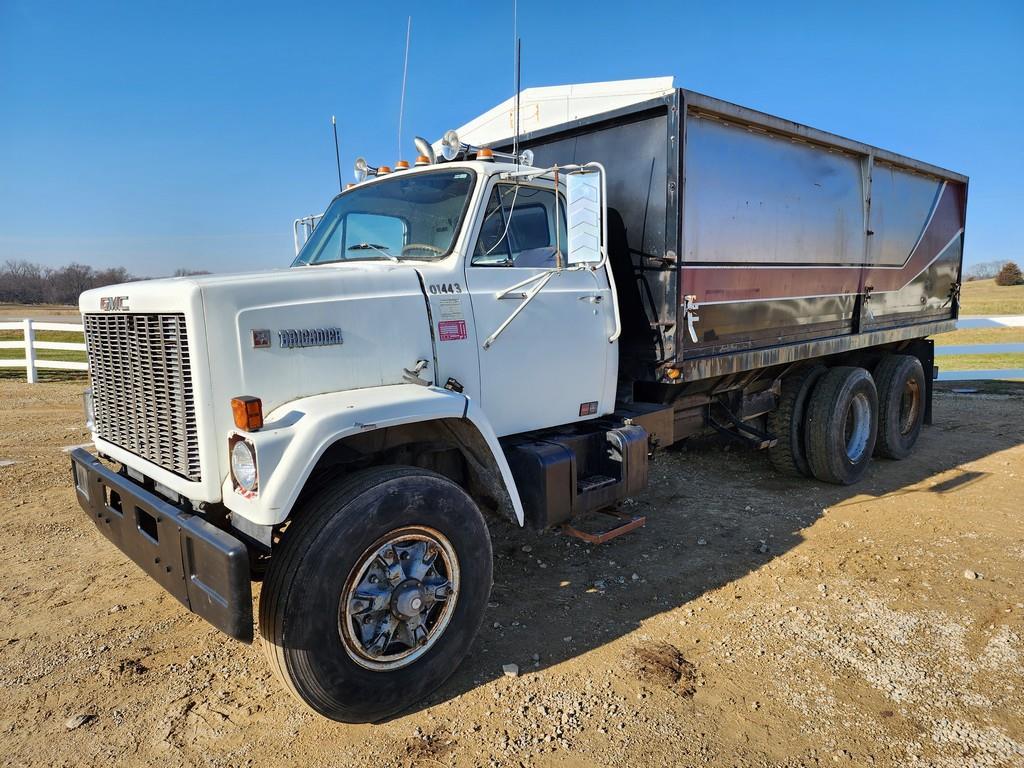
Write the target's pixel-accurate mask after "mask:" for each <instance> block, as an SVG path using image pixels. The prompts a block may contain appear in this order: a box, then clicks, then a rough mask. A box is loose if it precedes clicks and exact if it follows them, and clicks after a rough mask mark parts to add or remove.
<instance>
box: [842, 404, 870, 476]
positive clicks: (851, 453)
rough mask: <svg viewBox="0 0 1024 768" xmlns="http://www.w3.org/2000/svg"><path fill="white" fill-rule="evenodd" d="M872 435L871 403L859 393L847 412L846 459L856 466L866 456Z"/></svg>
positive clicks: (845, 430)
mask: <svg viewBox="0 0 1024 768" xmlns="http://www.w3.org/2000/svg"><path fill="white" fill-rule="evenodd" d="M870 434H871V402H870V401H869V400H868V397H867V395H865V394H863V393H861V392H859V393H857V394H856V395H854V396H853V399H852V400H851V401H850V407H849V409H848V410H847V411H846V425H845V428H844V437H845V438H846V458H848V459H849V460H850V461H852V462H853V463H854V464H856V463H857V462H858V461H860V460H861V458H862V457H863V456H864V450H865V449H866V448H867V445H868V437H869V436H870Z"/></svg>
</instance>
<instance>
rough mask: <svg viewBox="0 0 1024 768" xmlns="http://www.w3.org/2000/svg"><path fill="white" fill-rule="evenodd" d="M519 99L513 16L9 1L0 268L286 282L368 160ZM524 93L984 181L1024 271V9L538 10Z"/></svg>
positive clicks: (1001, 239)
mask: <svg viewBox="0 0 1024 768" xmlns="http://www.w3.org/2000/svg"><path fill="white" fill-rule="evenodd" d="M410 14H411V15H412V17H413V22H412V49H411V53H410V58H409V83H408V94H407V97H406V109H405V115H406V120H405V130H404V135H405V137H406V144H407V145H409V148H408V149H406V150H405V151H404V152H403V156H405V157H406V158H410V159H411V157H412V155H413V151H412V149H411V138H412V136H413V135H414V134H421V135H424V136H427V137H430V138H431V139H434V138H437V137H438V136H440V134H441V133H442V132H443V131H444V130H445V129H447V128H451V127H455V126H458V125H459V124H461V123H463V122H464V121H465V120H467V119H469V118H471V117H473V116H475V115H477V114H479V113H480V112H482V111H484V110H486V109H488V108H490V107H491V106H493V105H494V104H496V103H498V102H499V101H501V100H503V99H505V98H506V97H508V96H509V95H510V94H511V92H512V29H511V17H512V3H511V0H510V1H509V2H503V3H493V2H492V3H481V4H478V5H476V6H474V5H470V4H465V5H458V4H456V5H452V4H450V3H416V4H412V3H388V2H378V3H358V4H354V3H345V2H331V3H280V2H278V3H262V2H252V1H250V2H245V3H228V2H220V3H199V2H193V3H190V2H180V3H167V2H146V1H144V0H138V1H137V2H131V3H129V2H120V3H108V2H99V1H97V2H90V3H70V2H68V3H52V2H45V1H44V0H0V262H2V261H4V260H6V259H11V258H25V259H29V260H33V261H39V262H42V263H45V264H49V265H58V264H63V263H66V262H69V261H80V262H85V263H89V264H93V265H94V266H97V267H103V266H115V265H123V266H126V267H128V268H129V270H131V271H132V272H134V273H135V274H138V275H159V274H167V273H170V272H172V271H173V270H174V269H175V268H178V267H186V268H194V269H198V268H205V269H211V270H215V271H223V270H227V269H249V268H262V267H271V266H283V265H286V264H287V263H288V262H289V260H290V259H291V257H292V254H293V249H292V245H291V221H292V219H293V218H295V217H296V216H298V215H302V214H305V213H311V212H314V211H319V210H322V209H323V207H324V206H325V204H326V203H327V202H328V201H329V199H330V197H331V196H332V194H333V193H334V192H335V191H336V186H337V177H336V172H335V168H334V150H333V144H332V140H331V134H330V116H331V115H332V114H337V115H338V124H339V129H340V132H341V141H342V148H341V155H342V170H343V173H344V178H345V181H348V180H350V178H351V170H350V169H351V166H352V162H353V160H354V158H355V157H356V156H357V155H366V156H367V157H368V158H370V159H371V160H372V161H377V162H384V163H388V164H391V163H393V161H394V160H395V159H397V147H396V141H397V137H396V133H397V121H398V106H399V95H400V85H401V77H402V52H403V47H404V43H405V23H406V18H407V16H409V15H410ZM519 31H520V35H521V36H522V38H523V67H522V70H523V85H524V87H529V86H537V85H555V84H562V83H570V82H591V81H599V80H614V79H623V78H633V77H648V76H657V75H666V74H671V75H675V77H676V84H677V85H682V86H684V87H687V88H691V89H693V90H697V91H702V92H705V93H708V94H711V95H713V96H717V97H719V98H723V99H727V100H729V101H734V102H738V103H740V104H743V105H745V106H750V107H754V108H757V109H760V110H763V111H766V112H769V113H772V114H776V115H779V116H782V117H786V118H790V119H793V120H797V121H799V122H803V123H808V124H810V125H813V126H815V127H817V128H823V129H826V130H829V131H833V132H835V133H839V134H842V135H845V136H849V137H851V138H854V139H859V140H861V141H865V142H868V143H871V144H876V145H879V146H882V147H885V148H887V149H891V150H895V151H897V152H901V153H905V154H908V155H911V156H913V157H916V158H919V159H922V160H926V161H928V162H932V163H935V164H937V165H941V166H945V167H947V168H951V169H954V170H957V171H961V172H964V173H967V174H968V175H970V177H971V188H970V200H969V209H968V224H967V227H968V228H967V259H968V261H969V262H977V261H987V260H989V259H1002V258H1014V259H1018V260H1020V261H1024V213H1022V209H1024V150H1022V148H1021V141H1022V138H1024V85H1022V82H1024V3H1020V2H1006V3H999V2H992V3H963V2H941V1H939V2H931V3H899V2H891V1H890V2H885V3H872V2H856V3H823V2H814V3H785V2H771V3H766V2H756V3H750V4H745V3H741V2H731V3H721V2H719V3H702V4H696V3H684V2H678V0H677V1H676V2H672V3H664V4H661V3H646V4H643V3H636V4H629V3H621V2H616V3H610V2H605V1H604V0H591V1H590V2H587V3H573V4H562V3H554V2H550V0H547V1H546V2H540V1H539V0H520V2H519Z"/></svg>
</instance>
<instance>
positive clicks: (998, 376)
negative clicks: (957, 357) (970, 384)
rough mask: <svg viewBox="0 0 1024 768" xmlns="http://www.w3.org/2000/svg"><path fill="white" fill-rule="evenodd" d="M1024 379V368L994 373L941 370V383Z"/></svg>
mask: <svg viewBox="0 0 1024 768" xmlns="http://www.w3.org/2000/svg"><path fill="white" fill-rule="evenodd" d="M1008 379H1024V368H1004V369H1002V370H993V371H944V370H942V369H941V368H940V369H939V381H1005V380H1008Z"/></svg>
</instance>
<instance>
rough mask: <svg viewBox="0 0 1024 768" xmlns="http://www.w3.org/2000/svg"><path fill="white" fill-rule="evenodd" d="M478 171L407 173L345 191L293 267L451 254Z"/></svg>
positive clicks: (308, 241) (335, 200)
mask: <svg viewBox="0 0 1024 768" xmlns="http://www.w3.org/2000/svg"><path fill="white" fill-rule="evenodd" d="M475 179H476V174H475V173H474V172H473V171H472V170H469V169H466V168H459V169H455V170H439V171H429V172H426V173H415V174H408V175H403V173H402V172H398V173H396V174H395V176H393V177H392V178H390V179H385V180H381V181H379V182H374V183H372V184H367V185H365V186H363V185H360V186H358V187H355V188H354V189H351V190H349V191H348V192H346V193H344V194H343V195H339V196H338V197H336V198H335V199H334V202H332V203H331V205H330V207H329V208H328V209H327V211H326V213H324V217H323V218H322V219H321V220H320V222H319V223H318V224H317V225H316V228H315V229H314V230H313V234H312V235H310V238H309V240H307V241H306V244H305V245H304V246H303V247H302V250H301V251H299V255H298V256H296V257H295V261H293V262H292V266H293V267H298V266H304V265H307V264H328V263H331V262H338V261H358V260H365V259H388V260H398V259H416V260H423V259H440V258H443V257H445V256H447V255H448V254H449V253H451V250H452V247H453V246H454V244H455V237H456V235H458V232H459V227H460V226H461V225H462V219H463V217H464V216H465V213H466V207H467V206H468V204H469V193H470V191H471V190H472V188H473V182H474V181H475Z"/></svg>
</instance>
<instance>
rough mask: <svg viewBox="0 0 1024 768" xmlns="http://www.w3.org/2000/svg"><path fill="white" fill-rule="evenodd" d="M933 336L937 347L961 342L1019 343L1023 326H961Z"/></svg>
mask: <svg viewBox="0 0 1024 768" xmlns="http://www.w3.org/2000/svg"><path fill="white" fill-rule="evenodd" d="M934 338H935V346H937V347H950V346H956V345H961V344H1021V343H1024V328H961V329H960V330H958V331H953V332H952V333H940V334H939V335H938V336H935V337H934Z"/></svg>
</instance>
